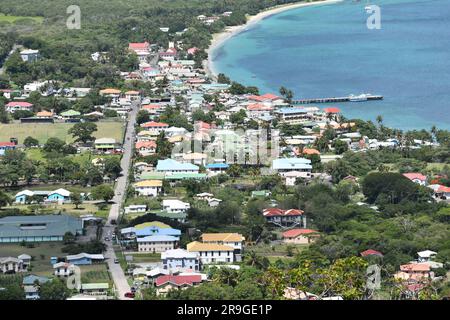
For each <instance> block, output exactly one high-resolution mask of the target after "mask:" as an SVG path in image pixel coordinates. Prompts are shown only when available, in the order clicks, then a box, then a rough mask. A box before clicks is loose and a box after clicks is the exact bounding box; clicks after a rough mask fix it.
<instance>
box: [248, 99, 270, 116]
mask: <svg viewBox="0 0 450 320" xmlns="http://www.w3.org/2000/svg"><path fill="white" fill-rule="evenodd" d="M272 110H273V107H272V106H271V105H266V104H264V103H259V102H257V103H252V104H249V105H248V106H247V117H249V118H259V117H261V116H265V115H270V113H271V112H272Z"/></svg>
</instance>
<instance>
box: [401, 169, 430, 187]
mask: <svg viewBox="0 0 450 320" xmlns="http://www.w3.org/2000/svg"><path fill="white" fill-rule="evenodd" d="M403 176H405V177H406V178H408V179H409V180H411V181H412V182H414V183H417V184H420V185H421V186H425V185H426V184H427V177H426V176H424V175H423V174H421V173H416V172H410V173H404V174H403Z"/></svg>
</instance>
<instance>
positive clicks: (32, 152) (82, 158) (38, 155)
mask: <svg viewBox="0 0 450 320" xmlns="http://www.w3.org/2000/svg"><path fill="white" fill-rule="evenodd" d="M25 153H26V154H27V157H28V158H29V159H31V160H35V161H42V162H45V161H46V159H45V152H44V151H43V150H42V149H39V148H29V149H26V150H25ZM68 157H69V158H71V159H72V160H73V161H74V162H76V163H78V164H80V165H84V164H86V163H90V162H92V160H93V159H96V158H101V159H107V158H118V159H120V157H121V156H120V155H95V154H92V153H90V152H83V153H79V154H74V155H69V156H68Z"/></svg>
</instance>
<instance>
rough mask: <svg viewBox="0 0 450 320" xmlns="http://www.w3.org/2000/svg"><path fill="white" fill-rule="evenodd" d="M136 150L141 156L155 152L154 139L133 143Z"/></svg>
mask: <svg viewBox="0 0 450 320" xmlns="http://www.w3.org/2000/svg"><path fill="white" fill-rule="evenodd" d="M135 148H136V151H137V152H138V153H139V155H141V156H142V157H146V156H148V155H151V154H155V153H156V141H153V140H150V141H138V142H136V144H135Z"/></svg>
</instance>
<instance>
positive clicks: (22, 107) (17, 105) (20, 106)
mask: <svg viewBox="0 0 450 320" xmlns="http://www.w3.org/2000/svg"><path fill="white" fill-rule="evenodd" d="M5 110H6V111H7V112H10V113H14V112H16V111H33V104H31V103H29V102H24V101H11V102H8V103H7V104H6V105H5Z"/></svg>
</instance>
